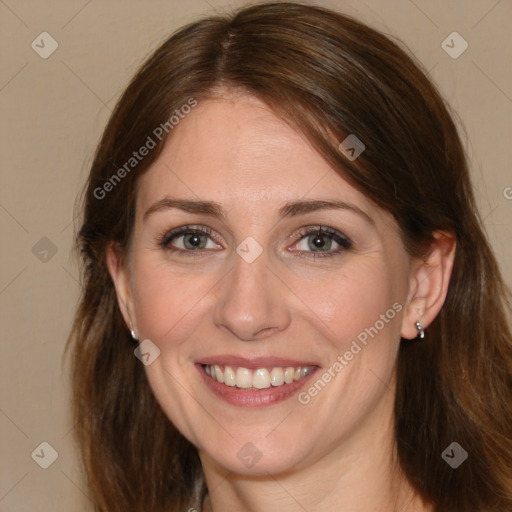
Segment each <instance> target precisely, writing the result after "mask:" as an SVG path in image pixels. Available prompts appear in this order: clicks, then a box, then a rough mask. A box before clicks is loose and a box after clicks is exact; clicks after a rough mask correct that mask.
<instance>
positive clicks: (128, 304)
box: [106, 242, 139, 334]
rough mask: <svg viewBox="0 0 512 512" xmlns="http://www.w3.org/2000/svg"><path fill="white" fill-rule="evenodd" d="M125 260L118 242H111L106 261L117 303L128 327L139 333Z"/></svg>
mask: <svg viewBox="0 0 512 512" xmlns="http://www.w3.org/2000/svg"><path fill="white" fill-rule="evenodd" d="M124 260H125V259H124V258H122V257H121V252H120V249H119V247H118V246H117V244H115V243H114V242H111V243H110V244H109V245H108V247H107V254H106V263H107V267H108V271H109V273H110V276H111V277H112V281H113V282H114V287H115V289H116V295H117V303H118V304H119V309H120V310H121V314H122V315H123V318H124V321H125V322H126V325H127V327H128V329H133V330H134V331H135V333H136V334H138V332H139V330H138V328H137V321H136V316H135V305H134V300H133V292H132V288H131V284H130V272H129V269H128V268H127V265H126V261H124Z"/></svg>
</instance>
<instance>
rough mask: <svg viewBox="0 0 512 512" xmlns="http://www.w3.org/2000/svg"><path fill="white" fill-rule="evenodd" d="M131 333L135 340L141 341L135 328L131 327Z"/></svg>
mask: <svg viewBox="0 0 512 512" xmlns="http://www.w3.org/2000/svg"><path fill="white" fill-rule="evenodd" d="M130 334H131V335H132V338H133V339H134V340H135V341H139V338H138V336H137V335H136V334H135V331H134V330H133V329H130Z"/></svg>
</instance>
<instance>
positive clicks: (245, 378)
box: [236, 367, 252, 389]
mask: <svg viewBox="0 0 512 512" xmlns="http://www.w3.org/2000/svg"><path fill="white" fill-rule="evenodd" d="M236 387H237V388H243V389H246V388H250V387H252V372H251V370H248V369H247V368H242V367H239V368H238V370H237V371H236Z"/></svg>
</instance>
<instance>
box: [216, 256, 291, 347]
mask: <svg viewBox="0 0 512 512" xmlns="http://www.w3.org/2000/svg"><path fill="white" fill-rule="evenodd" d="M287 292H288V289H287V288H286V286H285V285H284V284H283V282H282V281H281V280H280V279H279V278H278V277H277V275H276V274H275V273H274V272H273V271H272V270H270V268H269V267H268V261H267V258H266V257H265V253H263V254H262V255H261V256H260V257H258V258H257V259H256V260H255V261H253V262H252V263H247V262H246V261H244V260H243V259H242V258H241V257H239V256H238V255H236V256H235V263H234V267H233V269H232V270H231V271H230V272H229V273H228V274H227V275H226V276H225V278H224V279H222V281H221V282H220V283H219V288H218V295H217V301H216V304H215V310H214V323H215V325H216V326H217V327H219V328H221V329H225V330H228V331H229V332H230V333H232V334H233V335H234V336H236V337H237V338H238V339H240V340H242V341H253V340H254V341H256V340H259V339H263V338H266V337H269V336H272V335H273V334H275V333H278V332H280V331H282V330H284V329H286V328H287V327H288V325H289V324H290V320H291V315H290V311H289V309H288V305H289V304H290V302H289V301H288V300H287V299H286V296H287Z"/></svg>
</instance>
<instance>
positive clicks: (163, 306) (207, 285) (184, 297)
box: [132, 256, 214, 344]
mask: <svg viewBox="0 0 512 512" xmlns="http://www.w3.org/2000/svg"><path fill="white" fill-rule="evenodd" d="M132 268H133V284H134V288H135V310H136V315H137V325H138V327H139V330H140V332H141V334H142V335H143V336H144V337H146V338H150V339H151V340H154V341H155V343H157V344H158V343H159V342H161V341H163V340H164V339H169V337H171V338H172V339H173V340H176V341H175V342H176V343H180V341H179V340H180V335H179V333H180V332H181V333H183V332H186V331H187V325H188V324H189V323H190V322H192V321H194V318H196V317H197V315H198V314H200V312H201V309H202V307H203V305H204V304H205V301H203V299H205V298H206V296H207V295H208V290H209V289H211V288H212V286H213V285H214V280H213V279H212V276H209V274H207V273H205V274H203V275H201V276H200V278H197V276H196V277H195V278H194V277H192V276H191V275H190V274H187V273H186V272H183V271H179V270H178V271H177V270H176V269H172V270H171V269H170V268H169V266H167V265H166V264H165V263H162V262H161V261H159V262H156V261H154V259H153V258H150V257H146V256H141V257H140V258H139V259H138V260H137V261H134V264H133V267H132ZM171 333H172V334H171Z"/></svg>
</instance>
